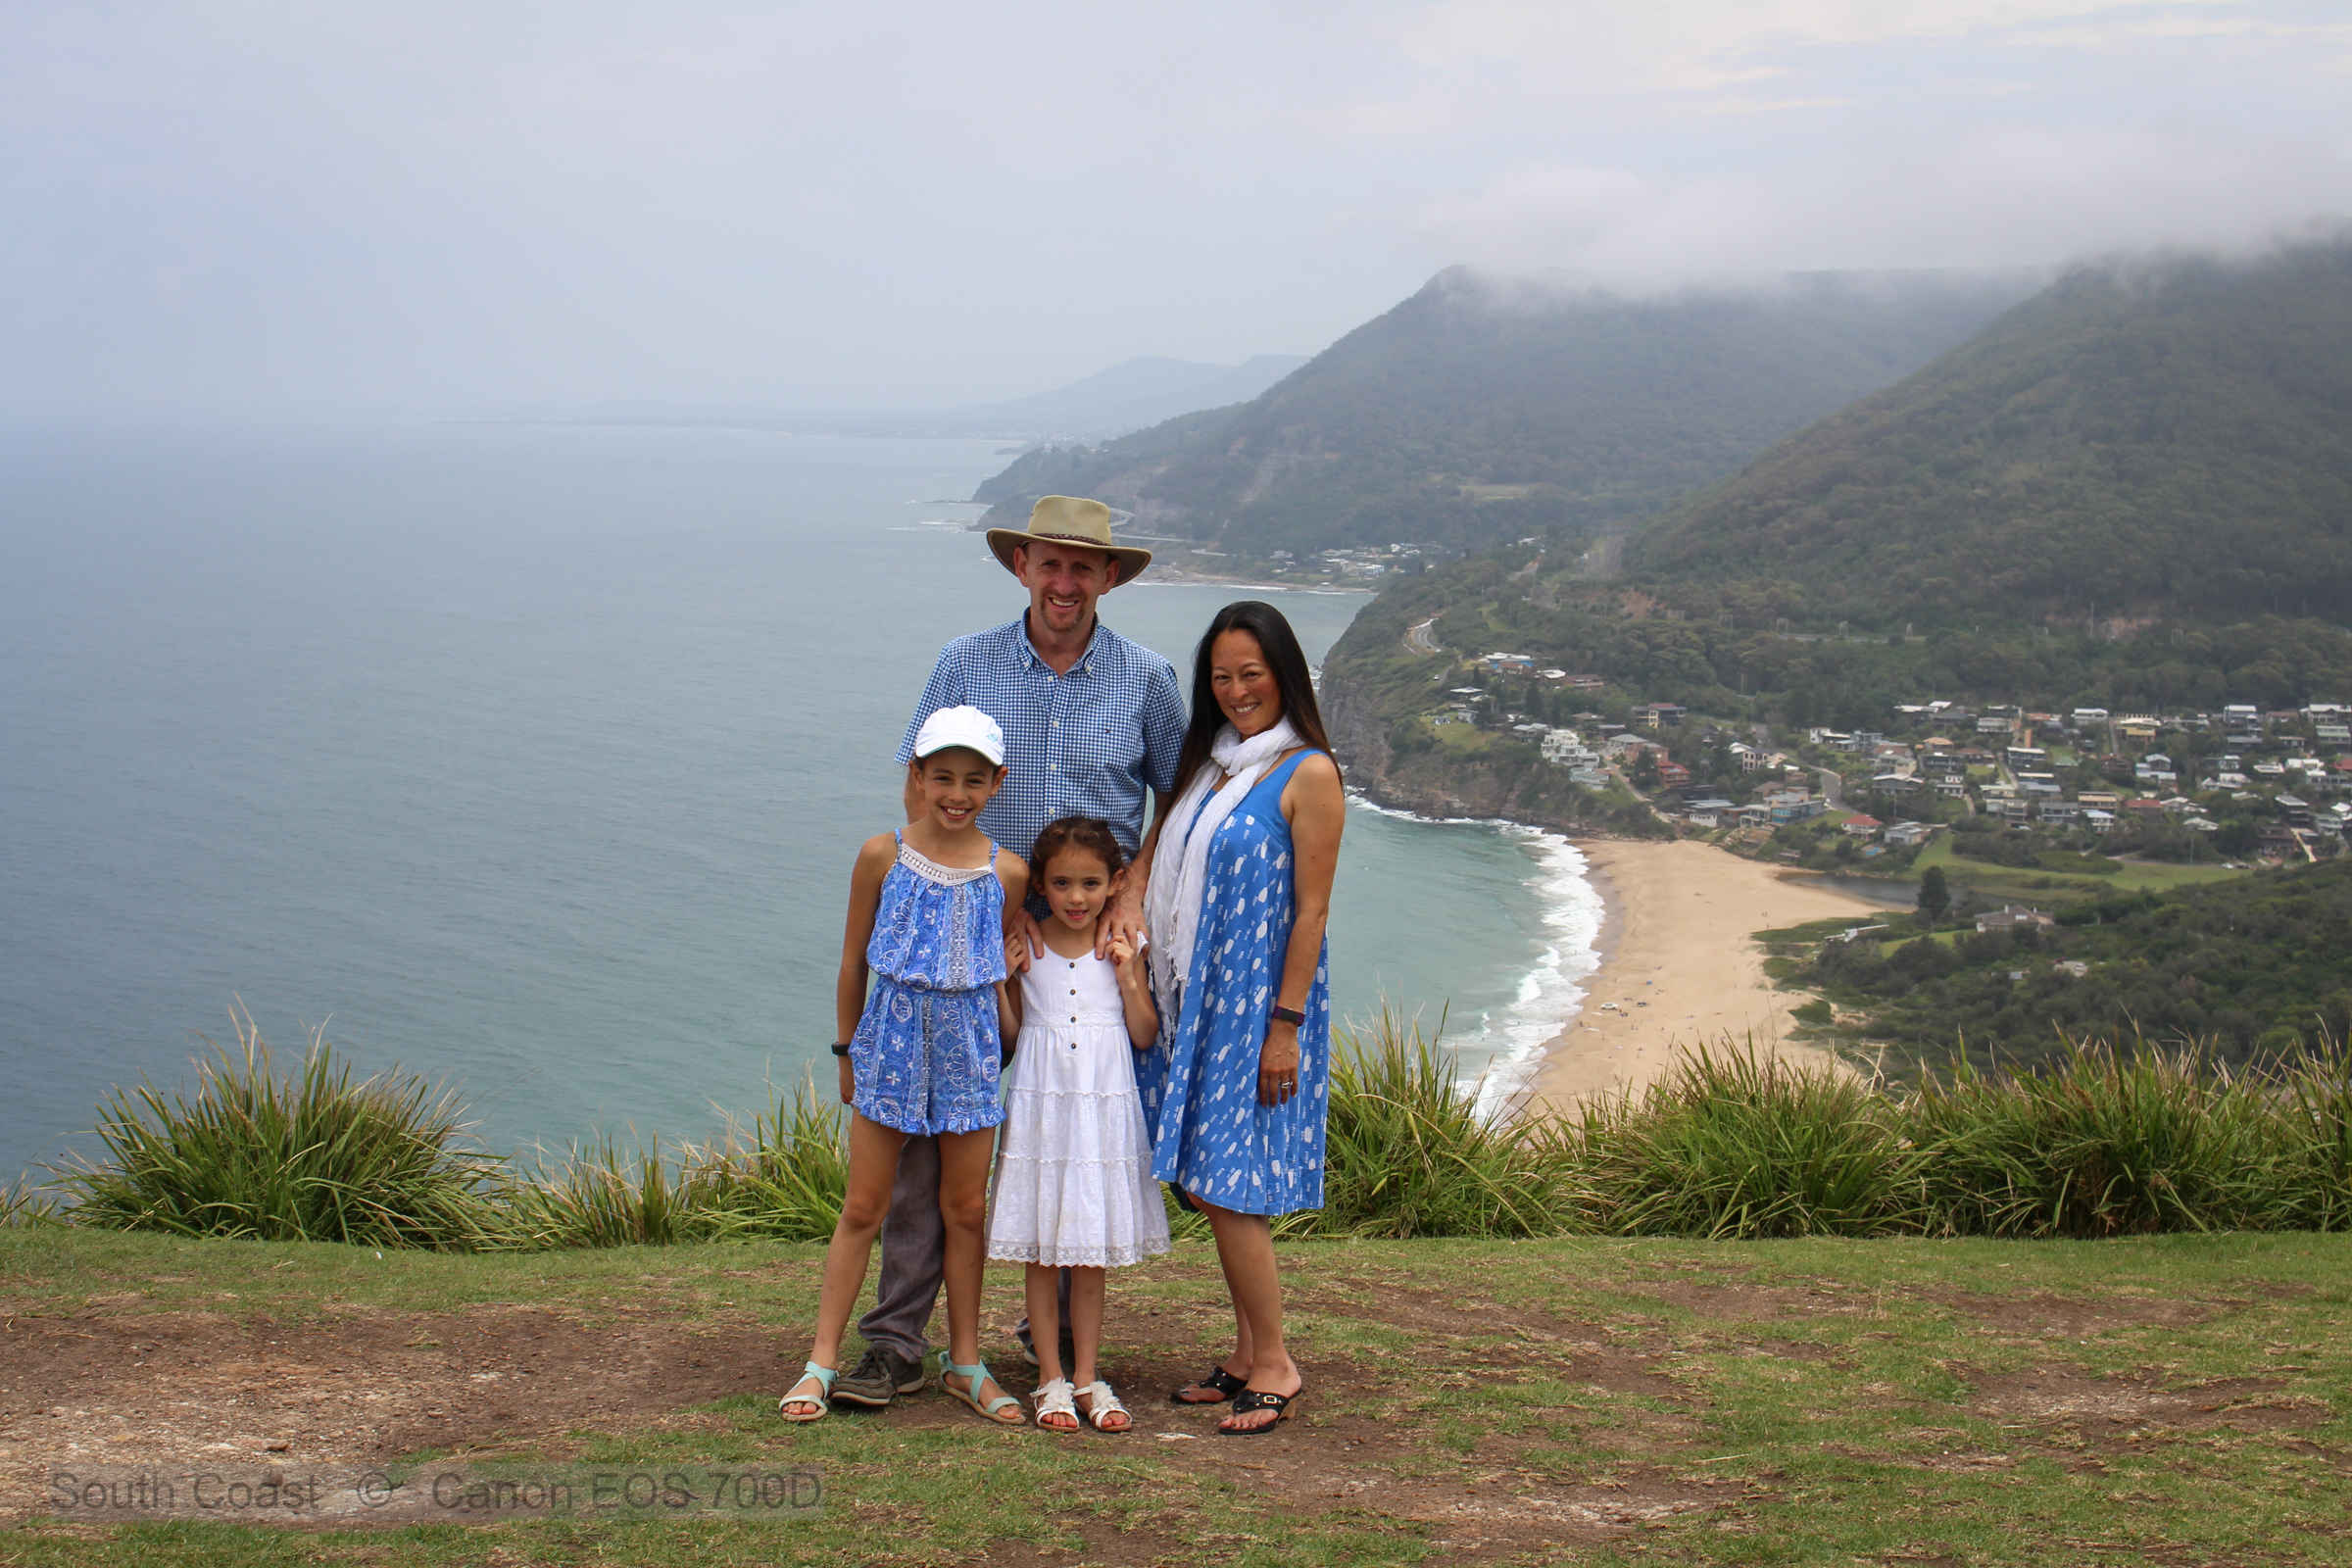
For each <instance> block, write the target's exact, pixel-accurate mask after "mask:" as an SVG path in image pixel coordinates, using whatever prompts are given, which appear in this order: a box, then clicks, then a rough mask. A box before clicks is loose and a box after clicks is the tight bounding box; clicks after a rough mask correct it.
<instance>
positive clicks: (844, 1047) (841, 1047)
mask: <svg viewBox="0 0 2352 1568" xmlns="http://www.w3.org/2000/svg"><path fill="white" fill-rule="evenodd" d="M833 1054H835V1055H836V1056H846V1055H848V1054H850V1043H849V1042H848V1041H847V1040H836V1041H834V1042H833Z"/></svg>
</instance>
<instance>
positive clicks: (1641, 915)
mask: <svg viewBox="0 0 2352 1568" xmlns="http://www.w3.org/2000/svg"><path fill="white" fill-rule="evenodd" d="M1575 843H1576V848H1577V849H1578V851H1579V852H1580V853H1581V854H1583V856H1584V857H1585V861H1586V867H1587V870H1586V874H1587V875H1588V876H1589V877H1590V878H1591V879H1592V882H1593V890H1594V891H1595V892H1596V893H1598V894H1599V895H1600V900H1601V908H1602V911H1603V912H1602V917H1601V926H1600V930H1599V933H1598V934H1597V935H1596V936H1595V937H1594V939H1593V947H1594V951H1595V952H1596V953H1597V954H1598V956H1599V959H1600V961H1599V964H1598V966H1597V967H1596V968H1594V969H1593V972H1592V974H1590V975H1588V976H1587V977H1585V979H1584V981H1583V982H1582V985H1581V989H1582V990H1583V992H1584V1000H1583V1001H1582V1003H1581V1004H1580V1005H1578V1007H1577V1010H1576V1011H1575V1012H1574V1013H1572V1014H1571V1015H1570V1016H1569V1017H1568V1018H1567V1020H1566V1021H1565V1022H1564V1023H1563V1024H1562V1025H1561V1027H1560V1029H1559V1031H1558V1032H1557V1033H1556V1034H1554V1035H1553V1036H1552V1037H1551V1038H1550V1039H1549V1040H1547V1041H1546V1042H1545V1043H1544V1047H1543V1049H1542V1051H1541V1052H1540V1053H1539V1054H1537V1056H1536V1058H1535V1060H1534V1062H1533V1063H1532V1066H1531V1070H1530V1071H1529V1073H1528V1076H1527V1079H1526V1081H1525V1084H1524V1087H1523V1089H1522V1093H1523V1094H1524V1096H1525V1097H1526V1103H1527V1105H1528V1106H1529V1108H1530V1110H1531V1111H1533V1112H1534V1113H1537V1114H1545V1115H1574V1114H1575V1112H1576V1109H1577V1107H1578V1106H1579V1105H1580V1104H1582V1103H1584V1102H1586V1101H1588V1100H1591V1099H1592V1098H1593V1097H1595V1096H1605V1095H1616V1094H1626V1093H1631V1094H1639V1093H1641V1092H1642V1090H1644V1089H1646V1088H1647V1087H1649V1086H1650V1085H1652V1084H1654V1083H1657V1082H1659V1081H1660V1080H1662V1079H1664V1078H1665V1077H1666V1076H1667V1075H1668V1074H1669V1073H1671V1072H1672V1071H1673V1069H1674V1066H1675V1063H1676V1061H1677V1059H1678V1058H1679V1057H1680V1056H1681V1054H1682V1053H1683V1051H1684V1049H1685V1048H1687V1047H1690V1046H1693V1045H1699V1044H1711V1043H1713V1042H1715V1041H1717V1040H1720V1039H1722V1038H1723V1037H1724V1036H1726V1035H1729V1036H1731V1037H1732V1038H1733V1039H1734V1040H1740V1039H1743V1038H1744V1039H1747V1040H1751V1041H1753V1042H1755V1043H1756V1044H1757V1045H1758V1046H1759V1047H1760V1048H1762V1049H1763V1050H1764V1051H1766V1052H1767V1053H1769V1054H1773V1055H1776V1056H1780V1057H1783V1058H1785V1059H1788V1060H1791V1061H1803V1062H1806V1063H1808V1064H1815V1065H1836V1064H1837V1062H1838V1057H1837V1056H1836V1055H1835V1054H1833V1053H1832V1052H1830V1051H1828V1050H1826V1049H1824V1048H1822V1047H1819V1046H1812V1045H1799V1044H1793V1043H1790V1042H1788V1041H1786V1040H1784V1039H1783V1038H1782V1035H1783V1032H1784V1030H1785V1029H1786V1028H1787V1027H1788V1018H1787V1014H1788V1013H1789V1009H1790V1008H1792V1007H1796V1006H1799V1005H1802V1004H1803V1003H1804V1002H1805V1001H1806V1000H1808V998H1807V996H1806V995H1805V994H1799V993H1794V992H1785V991H1778V990H1775V989H1774V988H1773V983H1772V981H1771V979H1770V978H1769V977H1768V976H1767V975H1766V974H1765V973H1764V954H1763V950H1762V949H1761V947H1759V946H1758V945H1757V944H1756V943H1755V942H1754V941H1753V940H1751V937H1750V933H1752V932H1756V931H1761V930H1766V929H1769V928H1771V927H1775V926H1787V925H1795V924H1798V923H1799V922H1802V921H1805V920H1818V919H1822V918H1824V917H1826V916H1830V915H1840V914H1857V915H1860V914H1870V913H1878V912H1884V911H1883V909H1882V907H1880V906H1877V905H1873V904H1871V903H1870V902H1869V901H1867V900H1865V899H1862V898H1860V897H1858V896H1856V895H1854V894H1850V893H1846V892H1842V891H1839V890H1838V889H1834V888H1829V887H1824V886H1822V885H1821V884H1820V881H1819V879H1818V878H1815V877H1812V876H1804V875H1791V874H1789V873H1786V872H1784V871H1782V870H1780V869H1779V868H1777V867H1773V866H1768V865H1764V864H1762V863H1760V862H1758V861H1755V860H1748V859H1743V858H1740V857H1739V856H1737V855H1734V854H1732V853H1731V852H1730V851H1728V850H1721V849H1718V848H1716V847H1715V846H1713V845H1711V844H1703V843H1700V842H1698V841H1696V840H1693V839H1682V840H1674V841H1669V842H1657V841H1647V840H1625V839H1579V840H1576V841H1575Z"/></svg>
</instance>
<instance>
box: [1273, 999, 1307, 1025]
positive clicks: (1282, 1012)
mask: <svg viewBox="0 0 2352 1568" xmlns="http://www.w3.org/2000/svg"><path fill="white" fill-rule="evenodd" d="M1266 1010H1267V1011H1269V1012H1271V1013H1272V1014H1273V1015H1274V1016H1275V1017H1277V1018H1280V1019H1281V1020H1282V1021H1283V1022H1284V1023H1287V1024H1289V1025H1290V1026H1291V1027H1292V1028H1294V1029H1303V1028H1304V1027H1306V1014H1305V1013H1303V1012H1300V1011H1299V1009H1298V1008H1297V1007H1285V1006H1281V1005H1276V1006H1273V1007H1269V1008H1267V1009H1266Z"/></svg>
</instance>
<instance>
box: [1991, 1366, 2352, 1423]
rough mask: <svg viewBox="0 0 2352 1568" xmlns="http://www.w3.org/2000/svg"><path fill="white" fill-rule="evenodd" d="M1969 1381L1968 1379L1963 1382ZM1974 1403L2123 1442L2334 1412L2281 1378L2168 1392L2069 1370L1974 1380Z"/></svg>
mask: <svg viewBox="0 0 2352 1568" xmlns="http://www.w3.org/2000/svg"><path fill="white" fill-rule="evenodd" d="M1964 1375H1965V1374H1964ZM1969 1382H1970V1383H1971V1384H1972V1385H1973V1388H1972V1391H1971V1393H1970V1395H1969V1403H1970V1404H1971V1405H1972V1406H1974V1407H1975V1408H1976V1409H1977V1410H1978V1411H1979V1412H1981V1413H1983V1414H1985V1415H1987V1416H1990V1417H1992V1418H1994V1419H1996V1420H2001V1421H2005V1422H2016V1423H2023V1424H2032V1425H2035V1426H2044V1427H2051V1428H2066V1429H2070V1430H2072V1431H2075V1432H2077V1433H2079V1434H2081V1435H2082V1436H2083V1437H2085V1438H2091V1439H2099V1438H2114V1439H2123V1438H2128V1437H2131V1436H2133V1435H2136V1434H2139V1433H2144V1432H2150V1431H2155V1430H2163V1431H2172V1432H2210V1431H2216V1430H2221V1429H2229V1430H2231V1431H2236V1432H2248V1433H2254V1432H2292V1431H2302V1430H2306V1429H2308V1428H2311V1427H2315V1426H2318V1425H2320V1424H2321V1423H2323V1422H2325V1421H2327V1419H2328V1412H2327V1409H2326V1408H2325V1407H2323V1406H2321V1405H2319V1404H2317V1403H2315V1402H2312V1401H2309V1400H2304V1399H2299V1398H2296V1397H2291V1396H2287V1395H2284V1394H2282V1393H2280V1392H2279V1391H2280V1389H2281V1388H2282V1387H2283V1385H2281V1384H2280V1383H2279V1382H2278V1380H2277V1379H2275V1378H2225V1379H2221V1380H2218V1381H2215V1382H2210V1383H2191V1384H2184V1385H2181V1386H2180V1387H2176V1388H2167V1387H2165V1386H2164V1384H2163V1383H2162V1382H2161V1381H2160V1380H2159V1379H2157V1378H2155V1377H2154V1376H2151V1375H2141V1376H2135V1377H2106V1378H2102V1377H2092V1376H2090V1375H2088V1374H2086V1373H2083V1372H2080V1371H2077V1370H2074V1369H2071V1368H2065V1367H2041V1368H2036V1369H2034V1370H2033V1371H2028V1372H2011V1373H2002V1374H1997V1375H1992V1376H1975V1377H1970V1378H1969Z"/></svg>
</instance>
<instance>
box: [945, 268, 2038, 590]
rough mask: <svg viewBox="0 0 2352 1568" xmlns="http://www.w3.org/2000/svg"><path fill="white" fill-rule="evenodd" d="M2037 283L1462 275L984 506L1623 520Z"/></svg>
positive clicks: (1062, 456) (1405, 532) (1160, 526)
mask: <svg viewBox="0 0 2352 1568" xmlns="http://www.w3.org/2000/svg"><path fill="white" fill-rule="evenodd" d="M2025 286H2026V285H2025V284H2023V283H2022V282H2019V281H2017V280H2013V279H1985V278H1961V277H1946V276H1939V275H1934V274H1922V275H1916V276H1896V277H1885V276H1862V275H1852V274H1815V275H1807V276H1803V277H1795V278H1790V279H1787V280H1784V281H1783V282H1781V283H1780V284H1778V285H1776V286H1774V287H1771V288H1767V289H1758V290H1753V291H1749V292H1745V293H1705V292H1686V293H1681V294H1674V295H1663V296H1659V297H1656V298H1650V299H1631V298H1625V297H1621V296H1616V295H1610V294H1604V293H1599V292H1596V291H1591V290H1570V289H1564V288H1560V287H1556V286H1549V285H1543V284H1535V283H1522V282H1502V281H1495V280H1491V279H1487V278H1483V277H1481V276H1479V275H1477V274H1474V273H1471V272H1469V271H1467V270H1462V269H1454V270H1448V271H1446V272H1443V273H1441V274H1439V275H1438V276H1437V277H1436V278H1435V279H1433V280H1432V281H1431V282H1430V283H1429V285H1428V286H1427V287H1425V288H1423V289H1422V290H1421V291H1420V292H1419V293H1417V294H1415V295H1413V296H1412V298H1410V299H1408V300H1406V301H1404V302H1403V303H1402V304H1400V305H1398V306H1397V308H1396V309H1395V310H1392V311H1390V312H1389V313H1388V314H1387V315H1385V316H1382V317H1380V318H1379V319H1376V320H1373V321H1369V322H1367V323H1365V324H1364V325H1363V326H1361V327H1358V328H1357V329H1356V330H1355V331H1353V332H1350V333H1348V335H1347V336H1346V337H1344V338H1342V339H1341V340H1340V341H1339V342H1338V343H1336V344H1334V345H1333V346H1332V347H1331V348H1330V349H1328V350H1326V351H1325V352H1324V353H1323V354H1321V355H1318V356H1317V357H1316V358H1315V359H1314V360H1312V361H1311V362H1309V363H1308V364H1307V365H1305V366H1304V367H1302V368H1299V370H1297V371H1295V372H1294V373H1292V374H1291V375H1290V376H1288V377H1286V378H1285V379H1284V380H1282V381H1281V382H1279V383H1278V384H1277V385H1275V386H1274V387H1273V388H1272V390H1270V391H1268V392H1266V393H1265V394H1264V395H1262V396H1260V397H1258V398H1257V399H1255V400H1254V401H1252V402H1250V403H1246V404H1242V405H1239V406H1237V407H1234V408H1231V409H1225V410H1215V411H1210V412H1208V413H1204V414H1197V415H1189V416H1186V417H1184V418H1182V419H1177V420H1173V421H1170V422H1169V423H1166V424H1162V425H1158V426H1154V427H1152V428H1151V429H1148V430H1143V431H1139V432H1137V433H1136V434H1134V435H1131V436H1127V437H1124V438H1122V439H1120V440H1117V441H1113V442H1109V443H1106V444H1104V445H1103V446H1099V447H1085V448H1063V449H1058V450H1045V451H1040V452H1035V453H1031V454H1028V455H1026V456H1024V457H1022V458H1021V459H1020V460H1019V461H1017V462H1016V463H1014V464H1013V465H1012V466H1011V467H1009V468H1007V469H1006V470H1005V472H1004V473H1002V474H1000V475H998V476H997V477H996V478H993V479H991V480H990V481H988V483H986V484H984V485H983V486H981V488H980V489H979V491H978V492H977V494H976V499H978V500H982V501H990V502H994V503H997V505H998V511H997V512H996V513H994V514H992V520H997V521H1001V520H1003V519H1004V517H1005V516H1006V515H1018V514H1020V513H1022V512H1024V511H1025V510H1026V509H1027V507H1028V505H1029V503H1030V502H1031V501H1032V500H1033V499H1034V498H1035V497H1037V496H1038V495H1041V494H1048V493H1053V492H1056V491H1061V492H1070V491H1075V492H1078V493H1083V494H1090V495H1098V496H1101V497H1103V499H1105V500H1107V501H1110V502H1112V503H1113V504H1115V505H1118V506H1121V507H1125V508H1128V509H1131V510H1132V511H1134V512H1135V513H1136V514H1137V515H1138V519H1139V524H1140V525H1141V526H1142V527H1143V528H1145V529H1146V530H1147V531H1152V532H1163V533H1173V534H1180V535H1187V536H1192V537H1196V538H1201V539H1203V540H1206V539H1212V538H1213V539H1215V540H1216V541H1218V542H1219V543H1220V544H1221V545H1222V546H1223V547H1224V548H1226V549H1228V550H1232V551H1235V552H1236V553H1238V554H1242V555H1244V556H1262V555H1264V554H1265V553H1266V552H1269V551H1271V550H1274V549H1289V550H1295V551H1297V550H1313V549H1322V548H1328V547H1332V546H1341V545H1363V544H1379V543H1387V542H1390V541H1413V542H1417V543H1423V544H1436V545H1440V546H1443V547H1449V548H1475V547H1477V546H1481V545H1485V544H1491V543H1494V542H1496V541H1499V540H1503V539H1510V538H1518V537H1521V536H1523V535H1526V534H1529V533H1535V532H1544V531H1549V530H1552V529H1557V528H1563V527H1566V528H1576V529H1588V528H1595V527H1608V526H1611V525H1615V524H1619V523H1623V522H1625V521H1628V520H1630V519H1632V518H1635V517H1638V516H1642V515H1647V514H1650V513H1653V512H1655V511H1656V510H1657V509H1658V508H1660V507H1661V506H1664V505H1666V504H1668V503H1669V502H1671V501H1674V500H1676V499H1678V498H1680V497H1682V496H1684V495H1686V494H1688V493H1689V492H1690V491H1691V490H1692V489H1694V488H1696V487H1698V486H1701V485H1704V484H1708V483H1711V482H1713V481H1715V480H1718V479H1721V478H1723V477H1724V476H1725V475H1727V474H1730V473H1732V472H1734V471H1735V470H1737V469H1738V468H1739V466H1740V465H1741V464H1742V463H1745V462H1746V461H1748V460H1749V459H1750V458H1752V457H1754V456H1755V455H1756V454H1757V453H1759V452H1762V451H1763V450H1765V449H1766V448H1767V447H1769V446H1770V445H1771V444H1772V443H1773V442H1775V441H1777V440H1780V439H1781V438H1782V437H1784V436H1787V435H1788V434H1789V433H1790V432H1792V431H1794V430H1797V429H1799V428H1801V427H1802V426H1803V425H1804V424H1806V423H1807V422H1808V421H1810V420H1813V419H1816V418H1819V417H1822V416H1824V415H1827V414H1830V413H1832V412H1833V411H1835V410H1837V409H1839V408H1841V407H1843V406H1845V405H1846V404H1847V403H1849V402H1851V401H1852V400H1853V399H1854V398H1856V397H1858V396H1860V395H1862V394H1863V393H1865V392H1868V391H1870V390H1872V389H1874V388H1878V387H1882V386H1885V385H1887V383H1888V382H1889V381H1892V380H1894V379H1895V378H1897V377H1899V376H1902V375H1904V374H1907V373H1908V372H1910V371H1911V370H1913V369H1915V368H1918V367H1919V366H1921V365H1923V364H1925V363H1927V362H1928V361H1929V360H1930V359H1932V358H1933V357H1934V356H1936V355H1937V354H1939V353H1941V352H1943V351H1944V350H1946V349H1948V348H1950V347H1951V346H1952V345H1953V344H1955V343H1958V342H1960V341H1961V340H1962V339H1964V338H1965V337H1967V336H1968V334H1969V333H1971V332H1973V331H1975V330H1977V329H1978V328H1979V327H1981V326H1982V325H1983V324H1984V323H1985V322H1986V321H1987V320H1990V319H1992V318H1993V317H1994V316H1995V315H1996V314H1998V313H1999V312H2000V311H2001V310H2003V309H2005V308H2006V307H2008V306H2009V305H2011V304H2013V303H2014V302H2015V301H2016V300H2017V298H2018V297H2019V296H2020V294H2021V293H2022V292H2023V290H2024V288H2025Z"/></svg>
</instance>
